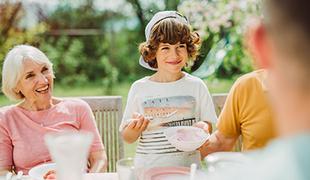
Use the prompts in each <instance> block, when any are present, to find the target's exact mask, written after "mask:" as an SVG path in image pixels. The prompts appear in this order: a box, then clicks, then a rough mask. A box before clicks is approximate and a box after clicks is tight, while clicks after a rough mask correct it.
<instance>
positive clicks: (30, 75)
mask: <svg viewBox="0 0 310 180" xmlns="http://www.w3.org/2000/svg"><path fill="white" fill-rule="evenodd" d="M33 76H34V74H27V75H26V77H25V79H29V78H31V77H33Z"/></svg>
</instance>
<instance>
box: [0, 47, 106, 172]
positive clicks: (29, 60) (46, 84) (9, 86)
mask: <svg viewBox="0 0 310 180" xmlns="http://www.w3.org/2000/svg"><path fill="white" fill-rule="evenodd" d="M54 77H55V76H54V73H53V69H52V63H51V62H50V61H49V59H48V58H47V57H46V55H45V54H44V53H43V52H41V51H40V50H39V49H37V48H35V47H32V46H29V45H18V46H15V47H14V48H13V49H12V50H11V51H10V52H9V53H8V54H7V56H6V58H5V60H4V64H3V70H2V91H3V93H4V94H5V95H6V96H7V97H8V98H10V99H12V100H20V102H19V103H17V104H15V105H11V106H7V107H2V108H0V175H3V174H5V173H7V172H9V171H15V172H18V171H23V173H24V174H28V171H29V170H30V169H31V168H32V167H34V166H36V165H39V164H42V163H47V162H50V161H51V157H50V154H49V152H48V149H47V147H46V146H45V143H44V135H45V134H47V133H52V132H60V131H66V130H71V131H88V132H92V133H93V134H94V140H93V142H92V145H91V149H90V153H89V164H90V171H91V172H93V171H94V169H96V170H97V171H104V170H105V169H106V164H107V163H106V162H107V158H106V153H105V151H104V147H103V144H102V141H101V139H100V136H99V133H98V130H97V127H96V124H95V121H94V117H93V114H92V111H91V109H90V107H89V106H88V104H87V103H86V102H84V101H82V100H77V99H58V98H55V97H53V96H52V92H53V79H54ZM102 162H104V163H102ZM98 164H100V165H99V166H100V167H98Z"/></svg>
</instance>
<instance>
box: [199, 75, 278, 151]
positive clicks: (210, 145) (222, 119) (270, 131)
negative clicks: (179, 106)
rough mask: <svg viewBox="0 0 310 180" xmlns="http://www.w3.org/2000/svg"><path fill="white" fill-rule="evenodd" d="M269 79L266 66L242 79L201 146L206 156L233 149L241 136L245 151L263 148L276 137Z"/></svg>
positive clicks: (237, 82) (239, 79) (230, 94)
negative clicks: (267, 81) (213, 129)
mask: <svg viewBox="0 0 310 180" xmlns="http://www.w3.org/2000/svg"><path fill="white" fill-rule="evenodd" d="M266 78H267V71H266V70H265V69H259V70H255V71H253V72H250V73H247V74H245V75H243V76H241V77H240V78H238V80H237V81H236V82H235V83H234V85H233V86H232V88H231V90H230V92H229V94H228V96H227V99H226V102H225V105H224V107H223V109H222V111H221V114H220V116H219V119H218V122H217V130H216V131H215V132H214V133H213V134H212V135H211V137H210V138H209V139H208V141H207V142H206V143H204V145H203V146H202V147H201V148H200V152H201V155H202V157H205V156H207V155H208V154H210V153H213V152H218V151H231V150H232V149H233V147H234V145H235V144H236V142H237V140H238V138H239V136H241V139H242V147H241V150H242V151H249V150H254V149H258V148H262V147H264V146H266V144H267V143H268V142H269V141H270V140H272V139H273V138H274V137H275V134H276V133H275V128H274V117H273V112H272V110H271V109H272V108H271V105H270V102H269V99H268V97H267V95H268V89H267V87H266Z"/></svg>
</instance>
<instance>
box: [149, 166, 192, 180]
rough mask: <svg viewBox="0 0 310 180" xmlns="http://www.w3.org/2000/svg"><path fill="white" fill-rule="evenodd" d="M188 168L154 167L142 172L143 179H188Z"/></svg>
mask: <svg viewBox="0 0 310 180" xmlns="http://www.w3.org/2000/svg"><path fill="white" fill-rule="evenodd" d="M189 178H190V168H188V167H155V168H151V169H149V170H147V171H146V172H145V173H144V177H143V180H183V179H184V180H188V179H189Z"/></svg>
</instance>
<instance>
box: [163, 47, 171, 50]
mask: <svg viewBox="0 0 310 180" xmlns="http://www.w3.org/2000/svg"><path fill="white" fill-rule="evenodd" d="M168 49H169V48H168V47H163V48H161V50H168Z"/></svg>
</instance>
